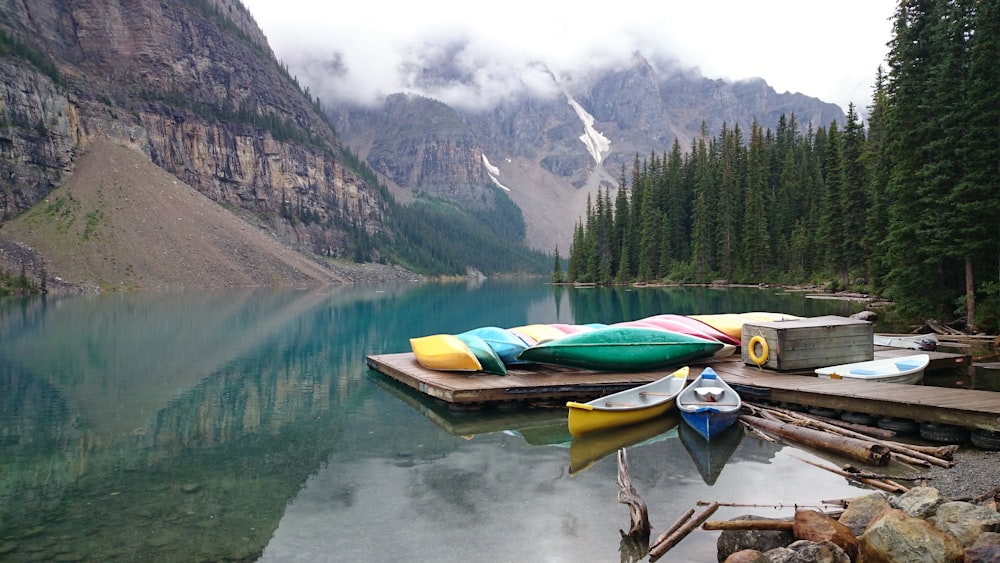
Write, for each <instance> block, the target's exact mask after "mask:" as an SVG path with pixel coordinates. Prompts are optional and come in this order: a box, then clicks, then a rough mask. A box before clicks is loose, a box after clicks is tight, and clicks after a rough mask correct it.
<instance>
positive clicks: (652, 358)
mask: <svg viewBox="0 0 1000 563" xmlns="http://www.w3.org/2000/svg"><path fill="white" fill-rule="evenodd" d="M722 348H723V345H722V343H721V342H718V341H709V340H705V339H704V338H698V337H695V336H689V335H687V334H680V333H678V332H672V331H668V330H662V329H657V328H644V327H630V326H620V327H615V326H609V327H605V328H598V329H594V330H592V331H590V332H581V333H577V334H569V335H566V336H563V337H562V338H558V339H556V340H550V341H548V342H542V343H539V344H536V345H534V346H531V347H529V348H527V349H526V350H524V351H523V352H521V353H520V354H519V355H518V359H519V360H522V361H527V362H535V363H540V364H552V365H559V366H567V367H574V368H580V369H589V370H596V371H647V370H656V369H663V368H667V367H673V366H678V365H681V364H685V363H688V362H691V361H695V360H700V359H703V358H708V357H710V356H712V355H713V354H715V353H716V352H717V351H719V350H720V349H722Z"/></svg>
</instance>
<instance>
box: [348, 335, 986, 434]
mask: <svg viewBox="0 0 1000 563" xmlns="http://www.w3.org/2000/svg"><path fill="white" fill-rule="evenodd" d="M913 353H915V351H914V350H903V349H895V348H882V347H876V350H875V357H876V358H884V357H894V356H905V355H910V354H913ZM928 354H929V355H930V356H931V364H930V365H929V366H928V367H927V370H928V371H933V370H940V369H954V368H961V367H964V366H967V365H968V364H969V363H970V361H971V359H970V357H969V356H964V355H961V354H948V353H943V352H928ZM367 363H368V366H369V367H371V368H372V369H374V370H376V371H378V372H380V373H382V374H384V375H385V376H387V377H389V378H392V379H393V380H395V381H397V382H399V383H401V384H403V385H405V386H407V387H410V388H412V389H415V390H417V391H419V392H420V393H422V394H424V395H427V396H429V397H433V398H435V399H438V400H441V401H444V402H445V403H449V404H451V405H453V406H456V407H460V408H461V407H463V406H466V407H468V406H474V405H484V404H504V403H532V402H534V403H545V402H548V403H559V402H563V401H567V400H575V401H583V400H589V399H593V398H597V397H600V396H602V395H607V394H608V393H613V392H616V391H620V390H623V389H628V388H630V387H634V386H636V385H641V384H643V383H649V382H650V381H655V380H656V379H659V378H661V377H663V376H664V372H663V371H656V372H638V373H618V372H596V371H586V370H578V369H572V368H561V367H558V366H533V367H532V368H530V369H508V373H507V375H506V376H499V375H490V374H484V373H470V374H466V373H455V372H441V371H434V370H429V369H426V368H424V367H422V366H421V365H420V364H418V363H417V361H416V359H415V358H414V356H413V354H412V353H409V352H407V353H401V354H380V355H372V356H368V357H367ZM708 365H710V366H711V367H712V368H713V369H715V371H716V372H718V373H719V374H720V375H721V376H722V377H723V378H724V379H725V380H726V381H727V382H728V383H730V384H731V385H734V386H736V387H737V389H738V390H739V391H740V393H741V394H742V395H743V396H744V398H745V399H747V400H761V401H773V402H778V403H787V404H796V405H803V406H807V407H822V408H831V409H837V410H846V411H852V412H862V413H869V414H875V415H879V416H891V417H898V418H904V419H911V420H916V421H920V422H935V423H941V424H956V425H960V426H965V427H968V428H982V429H985V430H992V431H1000V393H996V392H992V391H976V390H969V389H952V388H945V387H931V386H923V385H903V384H895V383H870V382H863V381H851V380H846V379H834V380H831V379H821V378H818V377H815V375H813V374H812V373H811V372H807V373H801V372H797V373H787V372H776V371H770V370H762V369H759V368H757V367H756V366H747V365H746V364H744V363H743V362H742V361H741V360H740V357H739V356H734V357H731V358H726V359H723V360H715V361H712V362H711V363H706V364H692V365H691V368H692V370H691V377H692V378H694V377H696V376H697V375H698V374H700V373H701V370H702V369H704V367H705V366H708Z"/></svg>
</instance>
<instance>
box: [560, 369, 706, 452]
mask: <svg viewBox="0 0 1000 563" xmlns="http://www.w3.org/2000/svg"><path fill="white" fill-rule="evenodd" d="M689 372H690V370H689V369H688V368H687V367H683V368H681V369H678V370H677V371H675V372H673V373H671V374H670V375H668V376H667V377H664V378H662V379H658V380H656V381H654V382H652V383H647V384H645V385H640V386H638V387H633V388H631V389H626V390H625V391H620V392H618V393H613V394H611V395H607V396H605V397H601V398H599V399H594V400H593V401H590V402H587V403H577V402H574V401H570V402H568V403H566V407H567V408H568V409H569V419H568V424H569V433H570V434H572V435H573V436H583V435H584V434H589V433H591V432H596V431H598V430H606V429H609V428H616V427H620V426H628V425H631V424H636V423H639V422H643V421H646V420H649V419H651V418H656V417H658V416H662V415H664V414H666V413H667V412H668V411H670V410H671V409H672V408H673V407H674V405H675V402H674V401H675V399H676V398H677V394H678V393H680V392H681V390H682V389H684V386H685V385H686V384H687V376H688V373H689Z"/></svg>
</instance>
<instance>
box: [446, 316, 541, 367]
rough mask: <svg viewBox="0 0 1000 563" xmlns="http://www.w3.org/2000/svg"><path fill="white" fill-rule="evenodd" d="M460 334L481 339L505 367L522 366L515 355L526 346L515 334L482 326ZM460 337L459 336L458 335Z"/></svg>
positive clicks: (494, 327)
mask: <svg viewBox="0 0 1000 563" xmlns="http://www.w3.org/2000/svg"><path fill="white" fill-rule="evenodd" d="M462 334H469V335H473V336H478V337H479V338H482V339H483V340H484V341H485V342H486V343H487V344H488V345H489V346H490V348H492V349H493V351H494V352H496V354H497V356H499V357H500V360H501V361H502V362H503V363H504V365H505V366H510V365H514V364H519V363H520V364H523V363H525V362H519V361H518V359H517V355H518V354H520V353H521V352H523V351H524V350H525V349H526V348H527V347H528V345H527V344H525V343H524V341H523V340H521V339H520V338H519V337H518V336H517V335H516V334H514V333H512V332H511V331H509V330H507V329H505V328H500V327H497V326H483V327H479V328H474V329H472V330H467V331H465V332H463V333H462ZM459 336H461V335H459Z"/></svg>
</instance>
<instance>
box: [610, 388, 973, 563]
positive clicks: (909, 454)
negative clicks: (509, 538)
mask: <svg viewBox="0 0 1000 563" xmlns="http://www.w3.org/2000/svg"><path fill="white" fill-rule="evenodd" d="M743 405H744V409H745V410H744V413H745V414H742V415H741V416H740V422H741V424H742V425H743V427H744V430H746V431H747V432H749V433H751V434H754V435H756V436H758V437H760V438H762V439H765V440H770V441H777V440H779V439H780V440H785V441H789V442H794V443H797V444H800V445H803V446H807V447H809V448H814V449H818V450H823V451H826V452H830V453H833V454H835V455H838V456H841V457H845V458H847V459H850V460H853V461H857V462H859V463H861V464H864V465H868V466H876V467H878V466H885V465H887V464H888V463H889V462H890V461H892V462H897V463H901V464H904V465H907V466H914V467H930V466H931V465H936V466H940V467H951V466H952V463H953V462H952V455H953V454H954V453H955V451H956V450H958V446H956V445H948V446H918V445H913V444H905V443H902V442H897V441H894V440H892V438H893V437H895V433H894V432H892V431H889V430H884V429H881V428H871V427H867V426H862V425H857V424H850V423H846V422H842V421H839V420H832V419H828V418H824V417H820V416H813V415H807V414H804V413H800V412H795V411H790V410H787V409H782V408H777V407H766V406H762V405H757V404H753V403H747V402H744V403H743ZM802 461H803V462H804V463H808V464H810V465H814V466H816V467H819V468H821V469H824V470H826V471H830V472H831V473H834V474H837V475H840V476H842V477H844V478H845V479H848V480H851V481H855V482H857V483H861V484H863V485H866V486H869V487H871V488H874V489H878V490H880V491H884V492H888V493H894V494H903V493H906V492H907V491H909V488H908V487H906V486H904V485H902V484H900V483H899V482H898V481H901V480H902V481H906V480H918V479H920V478H919V477H912V478H907V477H894V476H889V475H884V474H881V473H876V472H872V471H868V470H863V469H859V468H857V467H855V466H852V465H845V466H843V467H839V468H838V467H832V466H828V465H824V464H820V463H816V462H812V461H808V460H802ZM618 485H619V487H620V491H619V494H618V501H619V502H620V503H623V504H627V505H628V506H629V508H630V514H631V526H630V527H629V531H628V532H625V531H624V530H622V531H621V535H622V537H623V538H625V539H628V540H629V541H632V542H637V543H638V544H639V545H640V547H641V548H642V549H639V550H637V552H636V553H635V556H636V557H635V560H638V559H641V558H643V557H645V556H646V555H648V556H649V560H650V561H656V560H657V559H659V558H660V557H662V556H663V555H664V554H665V553H667V551H669V550H670V549H671V548H672V547H674V546H676V545H677V544H678V543H679V542H680V541H681V540H683V539H684V538H685V537H686V536H687V535H688V534H690V533H691V532H692V531H694V530H695V529H697V528H698V527H702V528H703V529H706V530H721V529H729V528H739V529H754V526H757V527H759V528H766V529H784V528H787V527H788V526H790V525H791V524H790V523H789V522H787V521H773V520H768V521H760V522H757V521H750V522H742V523H720V522H708V524H706V522H707V521H708V519H709V518H710V517H711V516H712V514H714V513H715V511H716V510H717V509H718V508H719V507H720V506H723V505H721V504H720V503H718V502H714V503H707V508H705V509H704V510H703V511H702V512H701V513H699V514H698V515H697V516H695V510H694V509H691V510H688V511H687V512H686V513H684V514H683V515H682V516H681V517H680V518H678V519H677V521H675V522H674V523H673V524H672V525H671V526H670V527H668V528H667V529H666V530H664V532H663V533H661V534H660V535H659V536H658V537H657V538H656V539H655V540H653V541H652V542H649V535H650V530H651V525H650V523H649V518H648V513H647V509H646V504H645V502H644V501H643V500H642V498H641V497H640V496H639V493H638V492H637V491H636V490H635V488H634V487H633V486H632V482H631V477H630V476H629V470H628V462H627V458H626V455H625V450H624V449H621V450H619V452H618ZM747 526H749V527H750V528H747ZM647 542H648V546H649V547H648V550H647V549H645V546H646V545H647Z"/></svg>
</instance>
